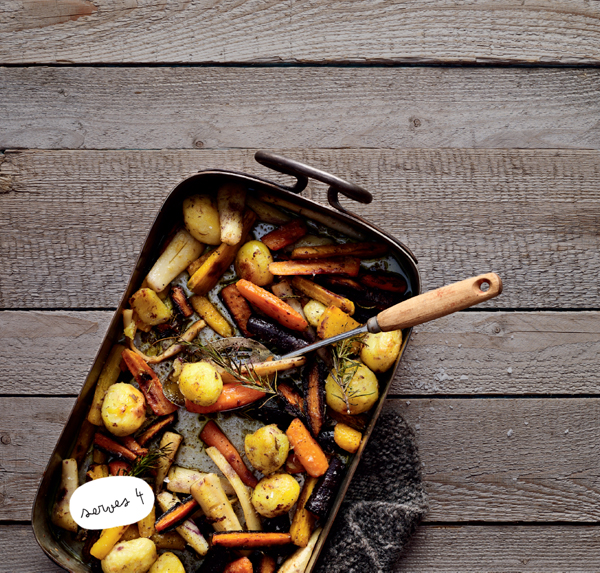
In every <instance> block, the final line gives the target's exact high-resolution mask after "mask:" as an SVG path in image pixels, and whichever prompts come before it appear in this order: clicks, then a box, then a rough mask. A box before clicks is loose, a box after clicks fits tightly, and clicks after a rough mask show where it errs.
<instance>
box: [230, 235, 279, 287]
mask: <svg viewBox="0 0 600 573" xmlns="http://www.w3.org/2000/svg"><path fill="white" fill-rule="evenodd" d="M272 262H273V257H272V256H271V251H269V248H268V247H267V245H265V244H264V243H261V242H260V241H248V242H247V243H246V244H244V245H242V248H241V249H240V250H239V251H238V254H237V255H236V257H235V272H236V273H237V274H238V276H239V277H240V278H242V279H246V280H247V281H250V282H252V283H254V284H255V285H258V286H265V285H268V284H271V283H272V282H273V275H272V274H271V273H270V272H269V265H270V264H271V263H272Z"/></svg>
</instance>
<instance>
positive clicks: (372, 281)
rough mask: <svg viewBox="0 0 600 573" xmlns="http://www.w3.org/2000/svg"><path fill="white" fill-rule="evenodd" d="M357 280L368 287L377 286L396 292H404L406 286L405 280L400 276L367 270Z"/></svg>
mask: <svg viewBox="0 0 600 573" xmlns="http://www.w3.org/2000/svg"><path fill="white" fill-rule="evenodd" d="M358 280H359V281H360V283H361V284H363V285H364V286H366V287H368V288H378V289H381V290H385V291H388V292H393V293H398V294H404V293H405V292H406V288H407V284H406V281H405V280H404V279H403V278H402V277H400V276H397V275H391V274H384V273H374V272H369V273H365V274H364V275H361V276H360V277H359V279H358Z"/></svg>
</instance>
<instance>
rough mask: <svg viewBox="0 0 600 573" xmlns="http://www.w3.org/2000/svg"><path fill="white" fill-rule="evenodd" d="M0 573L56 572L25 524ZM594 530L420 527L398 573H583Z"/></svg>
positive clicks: (598, 560)
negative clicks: (452, 572)
mask: <svg viewBox="0 0 600 573" xmlns="http://www.w3.org/2000/svg"><path fill="white" fill-rule="evenodd" d="M0 553H1V554H2V556H3V559H2V563H0V573H15V571H19V572H20V573H59V572H62V571H63V569H60V568H59V567H57V566H56V565H54V564H53V563H52V561H50V559H48V558H47V557H46V556H45V555H44V553H43V552H42V550H41V549H40V548H39V547H38V546H37V543H36V542H35V537H34V535H33V531H32V530H31V527H30V526H28V525H14V526H5V525H1V526H0ZM599 555H600V537H599V536H598V530H597V527H594V526H568V525H567V526H565V525H557V526H550V527H541V526H515V525H508V526H493V525H488V526H469V525H466V526H443V525H442V526H435V525H422V526H421V527H419V529H418V530H417V532H416V534H415V536H414V538H413V540H412V542H411V544H410V545H409V547H408V550H407V551H406V553H405V554H404V556H403V557H402V558H401V559H400V560H399V561H398V563H397V566H396V568H395V571H398V572H399V573H400V572H402V573H437V572H447V571H454V572H456V571H460V572H461V573H470V572H480V571H486V572H487V573H528V572H532V573H533V572H537V573H539V572H542V571H543V572H546V571H562V572H565V573H582V572H583V571H597V570H598V569H600V557H599Z"/></svg>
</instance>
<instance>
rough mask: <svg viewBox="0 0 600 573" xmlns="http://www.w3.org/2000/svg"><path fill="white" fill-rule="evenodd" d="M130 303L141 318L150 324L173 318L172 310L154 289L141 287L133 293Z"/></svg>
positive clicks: (153, 324) (154, 324)
mask: <svg viewBox="0 0 600 573" xmlns="http://www.w3.org/2000/svg"><path fill="white" fill-rule="evenodd" d="M129 304H130V305H131V308H132V309H133V311H134V312H135V313H136V314H137V315H138V316H139V317H140V319H141V320H142V321H144V322H145V323H146V324H149V325H150V326H156V325H157V324H162V323H163V322H167V320H169V319H170V318H171V311H170V310H169V309H168V308H167V306H166V305H165V303H164V302H163V301H162V300H160V298H158V295H157V294H156V293H155V292H154V291H153V290H152V289H149V288H141V289H140V290H138V291H137V292H135V293H133V295H132V296H131V298H130V299H129Z"/></svg>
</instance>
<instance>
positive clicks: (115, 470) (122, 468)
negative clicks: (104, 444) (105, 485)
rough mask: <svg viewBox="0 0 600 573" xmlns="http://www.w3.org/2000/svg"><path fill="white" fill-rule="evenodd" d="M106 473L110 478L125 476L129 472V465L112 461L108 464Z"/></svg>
mask: <svg viewBox="0 0 600 573" xmlns="http://www.w3.org/2000/svg"><path fill="white" fill-rule="evenodd" d="M108 471H109V473H110V475H111V476H126V475H128V474H129V472H130V471H131V464H129V463H127V462H126V461H123V460H113V461H112V462H110V464H108Z"/></svg>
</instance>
